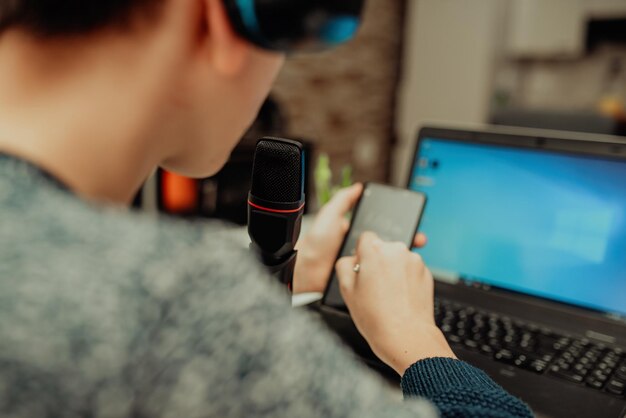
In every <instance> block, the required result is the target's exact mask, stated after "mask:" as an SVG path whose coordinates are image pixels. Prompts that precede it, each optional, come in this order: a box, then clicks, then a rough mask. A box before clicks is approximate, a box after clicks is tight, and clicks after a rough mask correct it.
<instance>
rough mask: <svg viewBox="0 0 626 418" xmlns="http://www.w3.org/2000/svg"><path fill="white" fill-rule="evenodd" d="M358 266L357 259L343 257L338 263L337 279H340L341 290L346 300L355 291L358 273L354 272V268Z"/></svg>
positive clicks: (336, 267) (336, 266)
mask: <svg viewBox="0 0 626 418" xmlns="http://www.w3.org/2000/svg"><path fill="white" fill-rule="evenodd" d="M356 264H357V258H356V257H343V258H340V259H339V261H337V264H336V265H335V269H336V271H337V278H338V279H339V289H340V290H341V294H342V295H343V297H344V299H346V297H349V295H350V294H351V293H352V289H354V285H355V283H356V273H355V272H354V266H355V265H356Z"/></svg>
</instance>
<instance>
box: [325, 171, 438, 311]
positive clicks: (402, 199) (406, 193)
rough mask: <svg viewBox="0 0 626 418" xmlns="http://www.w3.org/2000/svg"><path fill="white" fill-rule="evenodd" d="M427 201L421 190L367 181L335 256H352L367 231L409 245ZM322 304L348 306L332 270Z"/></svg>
mask: <svg viewBox="0 0 626 418" xmlns="http://www.w3.org/2000/svg"><path fill="white" fill-rule="evenodd" d="M426 201H427V198H426V195H425V194H423V193H418V192H414V191H412V190H407V189H400V188H396V187H391V186H385V185H381V184H375V183H368V184H366V185H365V188H364V190H363V194H362V195H361V198H360V199H359V202H358V203H357V205H356V208H355V210H354V212H353V215H352V223H351V225H350V230H349V231H348V234H347V235H346V238H345V240H344V242H343V245H342V247H341V250H340V251H339V256H338V257H337V259H339V258H342V257H346V256H351V255H354V254H355V253H356V248H357V244H358V242H359V239H360V238H361V235H362V234H363V233H364V232H367V231H369V232H374V233H376V234H377V235H378V236H379V237H380V238H381V239H382V240H383V241H389V242H403V243H405V244H406V246H407V247H408V248H411V247H412V246H413V241H414V239H415V235H416V234H417V230H418V228H419V225H420V222H421V220H422V215H423V213H424V209H425V208H426ZM324 304H325V305H327V306H331V307H334V308H338V309H343V310H346V309H347V308H346V305H345V303H344V301H343V298H342V297H341V293H340V291H339V284H338V282H337V273H336V272H335V271H333V273H332V275H331V278H330V280H329V282H328V287H327V289H326V293H325V295H324Z"/></svg>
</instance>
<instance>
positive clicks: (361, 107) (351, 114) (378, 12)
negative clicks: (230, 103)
mask: <svg viewBox="0 0 626 418" xmlns="http://www.w3.org/2000/svg"><path fill="white" fill-rule="evenodd" d="M404 7H405V1H404V0H369V1H368V4H367V7H366V10H365V19H364V24H363V27H362V28H361V31H360V33H359V35H358V37H357V38H356V39H355V40H354V41H353V42H351V43H350V44H348V45H345V46H342V47H341V48H338V49H336V50H334V51H330V52H327V53H324V54H321V55H312V56H297V57H292V58H290V59H289V60H288V62H287V65H286V67H285V69H284V70H283V72H282V74H281V76H280V77H279V80H278V83H277V84H276V87H275V89H274V92H273V97H274V98H275V99H276V100H277V101H278V102H279V104H280V105H281V106H282V108H283V112H284V113H285V116H286V117H287V120H288V132H287V134H288V135H289V136H291V137H296V138H297V137H300V138H306V139H308V140H311V141H312V142H314V143H315V147H316V151H317V154H319V153H320V152H324V153H327V154H329V155H330V156H331V160H332V165H333V169H334V171H336V172H339V170H340V169H341V167H342V166H343V165H346V164H351V165H352V166H353V167H354V170H355V178H356V179H357V180H360V181H364V180H371V181H384V180H387V179H388V177H389V160H390V152H391V143H392V140H393V136H392V134H393V116H394V108H395V101H396V86H397V83H398V76H399V68H400V56H401V46H402V45H401V43H402V37H403V26H404V24H403V23H404V22H403V21H404V19H403V15H404Z"/></svg>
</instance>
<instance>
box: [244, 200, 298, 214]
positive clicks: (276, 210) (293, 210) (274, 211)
mask: <svg viewBox="0 0 626 418" xmlns="http://www.w3.org/2000/svg"><path fill="white" fill-rule="evenodd" d="M248 204H249V205H250V206H252V207H253V208H255V209H259V210H263V211H265V212H271V213H296V212H300V211H301V210H302V209H304V205H305V204H306V203H303V204H302V206H300V207H299V208H298V209H291V210H278V209H270V208H264V207H263V206H259V205H255V204H254V203H252V202H251V201H249V200H248Z"/></svg>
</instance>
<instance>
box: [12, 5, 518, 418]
mask: <svg viewBox="0 0 626 418" xmlns="http://www.w3.org/2000/svg"><path fill="white" fill-rule="evenodd" d="M283 60H284V57H283V56H282V55H280V54H277V53H270V52H267V51H263V50H261V49H257V48H255V47H253V46H252V45H251V44H249V43H248V42H246V41H245V40H243V39H242V38H241V37H239V36H238V35H237V34H236V33H235V32H234V30H233V27H232V25H231V21H230V20H229V18H228V16H227V13H226V9H225V8H224V4H223V1H222V0H107V1H77V0H45V1H44V0H40V1H33V0H0V152H1V153H2V156H0V238H1V240H2V244H1V245H0V413H1V414H2V416H7V417H39V416H41V417H52V416H55V417H56V416H63V417H85V416H91V417H131V416H132V417H161V416H163V417H166V416H167V417H205V416H215V417H226V416H272V417H275V416H285V417H317V416H341V417H352V416H353V417H369V416H372V417H373V416H394V417H402V416H407V417H408V416H420V417H433V416H436V410H435V408H433V403H434V405H435V406H436V407H438V408H439V411H440V412H441V413H442V414H443V415H454V416H530V411H529V410H528V408H527V407H526V406H525V405H524V404H523V403H521V402H520V401H518V400H517V399H515V398H513V397H511V396H510V395H508V394H506V393H505V392H504V391H503V390H502V389H501V388H499V387H498V386H497V385H496V384H495V383H494V382H493V381H491V380H490V379H489V378H488V377H487V376H486V375H485V374H483V373H482V372H480V371H479V370H476V369H474V368H472V367H471V366H469V365H467V364H465V363H462V362H460V361H458V360H456V359H455V358H454V354H453V353H452V351H451V350H450V348H449V346H448V345H447V343H446V341H445V339H444V338H443V336H442V334H441V332H439V330H438V329H437V328H436V326H435V324H434V319H433V312H432V311H433V309H432V304H433V282H432V277H431V275H430V273H429V272H428V270H427V269H426V267H425V266H424V264H423V262H422V261H421V260H420V258H419V257H418V256H417V255H415V254H412V253H410V252H409V251H407V250H406V249H405V248H404V247H403V246H402V245H400V244H393V243H384V242H382V241H380V240H379V239H378V238H377V237H375V236H374V235H372V234H366V235H365V236H364V237H363V239H362V240H361V242H360V245H359V250H358V254H357V257H354V258H349V259H344V260H341V261H340V262H339V263H338V265H337V268H338V271H339V275H340V277H341V287H342V292H343V294H344V296H345V299H346V301H347V303H348V305H349V307H350V310H351V312H352V315H353V317H354V320H355V322H356V324H357V325H358V327H359V329H360V330H361V332H362V333H363V335H364V336H365V337H366V338H367V340H368V341H369V342H370V344H371V345H372V348H373V349H374V351H375V352H376V353H377V354H378V355H379V356H380V358H381V359H382V360H383V361H385V362H387V364H389V365H390V366H391V367H393V368H394V369H395V370H396V371H397V372H398V373H399V374H401V375H403V376H404V377H403V389H404V392H405V395H406V396H407V397H422V398H427V399H429V400H430V401H432V403H430V402H427V401H426V400H417V399H414V400H410V401H407V402H405V403H404V404H398V403H394V402H392V401H390V400H389V399H387V397H386V395H385V389H384V386H383V385H382V384H381V382H380V381H379V380H378V379H377V378H376V377H375V376H373V375H372V374H370V373H369V372H368V371H366V370H365V369H364V368H363V367H361V366H360V365H359V364H358V363H357V362H356V361H355V360H354V359H353V358H352V357H351V356H350V355H349V354H348V353H347V352H346V351H345V350H344V349H343V348H341V347H340V346H339V344H338V343H337V341H336V340H335V339H334V338H332V337H331V336H330V335H329V334H328V333H327V332H326V331H325V330H324V329H323V328H322V327H321V326H320V325H319V324H318V323H316V322H315V321H313V320H311V319H310V318H308V317H307V316H305V314H303V313H299V312H293V311H292V310H291V309H290V307H289V306H288V304H287V303H286V301H285V300H284V297H283V295H282V294H281V293H280V292H278V291H276V290H277V289H276V288H275V286H274V285H273V284H272V283H271V282H270V280H269V279H268V278H267V277H266V274H265V272H264V271H263V269H262V268H261V267H259V266H258V265H256V263H255V262H254V260H251V259H250V257H249V256H248V254H247V252H246V251H243V250H241V249H240V248H239V247H238V246H237V245H236V244H234V243H232V242H231V241H230V239H229V237H228V233H227V232H225V231H224V230H223V229H222V228H221V227H220V226H219V225H214V224H197V225H188V224H182V223H177V222H174V221H171V220H165V219H158V220H156V219H153V218H150V217H145V216H142V215H139V214H133V213H129V212H127V211H125V210H122V209H121V208H122V207H123V206H124V205H125V204H127V203H128V202H129V201H130V199H131V197H132V196H133V195H134V193H135V192H136V190H137V189H138V188H139V187H140V185H141V184H142V182H143V181H144V180H145V179H146V177H147V176H148V175H149V174H150V173H151V172H152V171H153V170H154V168H155V167H157V166H162V167H165V168H167V169H169V170H172V171H176V172H178V173H181V174H184V175H187V176H198V177H203V176H208V175H211V174H214V173H215V172H217V171H218V170H219V169H220V168H221V167H222V165H223V164H224V163H225V161H226V159H227V157H228V155H229V154H230V152H231V150H232V149H233V147H234V146H235V144H236V142H237V139H238V138H240V137H241V135H242V133H243V132H244V130H245V129H246V128H247V126H248V125H249V124H250V123H251V121H252V120H253V119H254V117H255V114H256V112H257V110H258V109H259V107H260V105H261V103H262V102H263V100H264V98H265V96H266V95H267V93H268V91H269V89H270V86H271V84H272V81H273V80H274V78H275V77H276V75H277V73H278V71H279V69H280V68H281V65H282V63H283ZM360 192H361V189H360V187H359V186H355V187H354V188H352V189H349V190H347V191H344V192H342V193H341V194H340V195H339V196H338V197H337V198H336V199H335V200H334V201H333V202H332V203H330V204H329V205H328V206H327V207H326V208H324V209H323V210H322V212H321V214H320V215H319V217H318V219H317V221H316V223H315V225H314V226H313V228H312V231H311V233H310V234H309V235H308V236H306V237H305V238H304V239H303V240H302V242H301V244H300V250H301V253H300V254H301V256H300V259H299V261H298V266H297V268H296V283H295V290H296V291H320V290H322V289H323V288H324V287H325V281H326V279H327V277H328V276H329V273H330V271H331V270H332V268H333V262H334V257H335V254H336V253H337V250H338V248H339V245H340V243H341V240H342V238H343V235H344V234H345V232H346V229H347V225H346V222H345V220H343V215H344V214H345V213H347V212H348V211H349V210H350V208H351V206H352V205H353V204H354V202H355V201H356V200H357V198H358V196H359V194H360ZM416 244H418V245H419V244H423V238H420V239H418V242H416ZM356 263H359V264H360V265H361V270H360V272H358V273H357V272H355V271H354V265H355V264H356Z"/></svg>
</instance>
